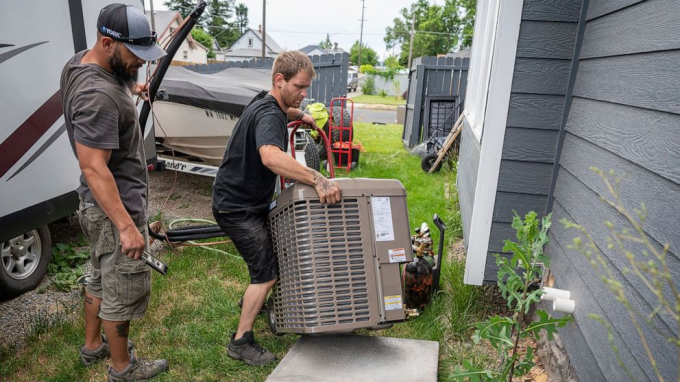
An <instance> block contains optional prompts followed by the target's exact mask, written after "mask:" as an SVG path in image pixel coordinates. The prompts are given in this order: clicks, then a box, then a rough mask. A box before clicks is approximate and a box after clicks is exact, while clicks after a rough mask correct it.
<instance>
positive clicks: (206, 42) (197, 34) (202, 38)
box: [191, 27, 215, 58]
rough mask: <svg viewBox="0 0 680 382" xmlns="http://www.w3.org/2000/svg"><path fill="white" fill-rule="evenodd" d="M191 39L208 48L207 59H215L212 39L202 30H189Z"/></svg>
mask: <svg viewBox="0 0 680 382" xmlns="http://www.w3.org/2000/svg"><path fill="white" fill-rule="evenodd" d="M191 37H193V38H194V40H196V41H198V42H199V43H200V44H201V45H203V46H205V47H206V48H208V58H215V52H214V51H213V48H212V45H213V38H212V37H210V35H209V34H208V33H207V32H206V31H204V30H203V29H202V28H196V27H194V29H192V30H191Z"/></svg>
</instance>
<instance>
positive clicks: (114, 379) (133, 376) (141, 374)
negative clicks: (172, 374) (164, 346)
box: [107, 350, 168, 382]
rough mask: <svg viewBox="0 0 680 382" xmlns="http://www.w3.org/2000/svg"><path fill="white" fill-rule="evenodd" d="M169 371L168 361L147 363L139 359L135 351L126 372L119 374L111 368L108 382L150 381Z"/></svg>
mask: <svg viewBox="0 0 680 382" xmlns="http://www.w3.org/2000/svg"><path fill="white" fill-rule="evenodd" d="M166 371H168V360H165V359H157V360H155V361H147V360H145V359H137V356H136V355H135V351H134V350H132V351H131V352H130V363H129V364H128V365H127V367H126V368H125V370H123V371H121V372H117V371H115V370H113V368H112V367H110V366H109V378H108V379H107V381H108V382H128V381H148V380H151V379H153V378H155V377H157V376H158V375H159V374H161V373H164V372H166Z"/></svg>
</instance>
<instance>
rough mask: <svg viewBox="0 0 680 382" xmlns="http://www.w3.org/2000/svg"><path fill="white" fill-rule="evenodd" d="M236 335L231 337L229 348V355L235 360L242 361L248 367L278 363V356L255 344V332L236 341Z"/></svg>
mask: <svg viewBox="0 0 680 382" xmlns="http://www.w3.org/2000/svg"><path fill="white" fill-rule="evenodd" d="M235 336H236V333H234V334H232V335H231V341H229V345H228V346H227V355H228V356H229V357H231V358H233V359H237V360H241V361H243V362H245V363H247V364H248V365H252V366H263V365H266V364H268V363H272V362H275V361H276V356H275V355H274V354H273V353H272V352H270V351H269V350H267V349H265V348H263V347H262V346H260V345H258V344H257V342H255V337H254V336H253V332H252V331H250V332H245V333H244V334H243V337H241V338H239V339H238V340H234V337H235Z"/></svg>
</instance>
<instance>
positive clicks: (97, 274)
mask: <svg viewBox="0 0 680 382" xmlns="http://www.w3.org/2000/svg"><path fill="white" fill-rule="evenodd" d="M78 217H79V218H80V225H81V227H82V229H83V232H84V233H85V236H86V237H87V240H88V242H89V243H90V262H91V263H92V277H91V278H90V280H89V282H88V284H87V288H86V291H87V292H88V293H90V294H91V295H93V296H95V297H98V298H101V299H102V304H101V310H100V312H99V317H100V318H102V319H104V320H108V321H129V320H132V319H135V318H141V317H142V316H144V312H145V311H146V307H147V305H148V304H149V297H150V295H151V268H150V267H149V266H148V265H146V263H144V262H143V261H141V260H134V259H130V258H128V257H127V256H125V255H124V254H123V253H122V251H121V246H120V233H119V232H118V229H117V228H116V226H114V225H113V223H112V222H111V220H110V219H109V218H108V217H107V216H106V214H105V213H104V212H103V211H102V210H101V209H99V207H97V206H95V205H93V204H92V203H86V202H84V201H82V200H81V201H80V208H79V209H78ZM139 230H140V232H142V234H143V235H144V237H145V238H147V239H148V237H147V235H146V226H142V227H139Z"/></svg>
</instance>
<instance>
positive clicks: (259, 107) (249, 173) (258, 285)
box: [213, 51, 340, 366]
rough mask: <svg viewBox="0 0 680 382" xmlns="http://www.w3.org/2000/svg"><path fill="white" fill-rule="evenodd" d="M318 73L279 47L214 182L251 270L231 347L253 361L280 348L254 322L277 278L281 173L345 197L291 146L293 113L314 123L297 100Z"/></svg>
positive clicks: (216, 199)
mask: <svg viewBox="0 0 680 382" xmlns="http://www.w3.org/2000/svg"><path fill="white" fill-rule="evenodd" d="M315 76H316V73H315V72H314V67H313V66H312V62H311V61H310V60H309V57H307V55H305V54H304V53H302V52H299V51H289V52H285V51H284V52H281V54H279V55H278V56H277V57H276V59H275V60H274V66H273V68H272V87H271V90H270V91H269V94H267V95H266V96H265V97H264V98H262V99H259V100H257V101H254V102H252V103H251V104H250V105H249V106H248V107H246V109H245V110H244V112H243V115H241V117H240V119H239V121H238V123H237V124H236V127H235V128H234V132H233V133H232V136H231V140H230V141H229V145H228V146H227V151H226V153H225V154H224V159H223V160H222V164H221V165H220V168H219V171H218V172H217V176H216V178H215V183H214V188H213V215H214V216H215V220H216V221H217V223H218V224H219V225H220V227H221V228H222V230H223V231H224V232H225V233H226V234H227V235H228V236H229V238H230V239H231V240H232V242H233V243H234V245H235V246H236V249H237V250H238V251H239V253H240V254H241V256H242V257H243V259H244V260H245V262H246V264H247V265H248V273H249V274H250V285H249V286H248V288H247V289H246V292H245V294H244V296H243V306H242V307H241V317H240V320H239V324H238V329H237V330H236V332H235V333H233V334H232V336H231V341H229V344H228V346H227V354H228V355H229V356H230V357H231V358H234V359H237V360H242V361H244V362H245V363H247V364H249V365H256V366H260V365H265V364H268V363H271V362H274V361H275V360H276V356H274V354H272V353H271V352H269V351H268V350H266V349H264V348H263V347H261V346H260V345H258V344H257V342H255V337H254V335H253V332H252V330H253V323H254V322H255V318H256V317H257V315H258V313H259V312H260V309H261V307H262V304H263V303H264V300H265V298H266V296H267V293H268V292H269V290H270V289H271V288H272V287H273V286H274V284H275V283H276V280H277V278H278V264H277V262H276V256H275V255H274V252H273V250H272V244H271V241H270V239H269V237H268V235H267V230H266V227H265V224H266V220H267V212H268V208H269V204H270V202H271V201H272V197H273V195H274V190H275V185H276V184H275V183H276V176H277V175H280V176H282V177H284V178H287V179H292V180H295V181H298V182H302V183H304V184H308V185H311V186H313V187H314V188H315V190H316V192H317V193H318V194H319V198H320V200H321V203H329V204H332V203H337V202H339V201H340V187H339V186H338V185H337V183H335V182H334V181H332V180H329V179H326V178H325V177H324V176H323V175H321V174H319V172H317V171H315V170H313V169H310V168H307V167H304V166H303V165H301V164H300V163H299V162H297V161H296V160H295V159H293V158H292V157H291V156H289V155H287V154H286V150H287V148H288V139H287V135H288V130H287V126H286V117H288V119H296V120H302V121H303V122H305V123H307V124H310V125H314V120H313V118H312V117H311V116H309V115H306V114H304V113H302V112H301V111H300V110H299V109H298V108H299V107H300V103H301V102H302V100H303V99H304V98H305V97H306V96H307V88H308V87H309V86H310V85H311V83H312V79H313V78H314V77H315Z"/></svg>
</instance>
